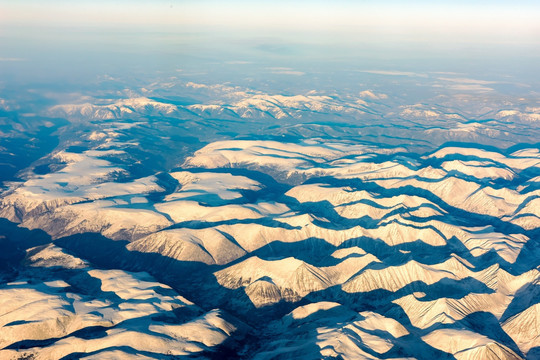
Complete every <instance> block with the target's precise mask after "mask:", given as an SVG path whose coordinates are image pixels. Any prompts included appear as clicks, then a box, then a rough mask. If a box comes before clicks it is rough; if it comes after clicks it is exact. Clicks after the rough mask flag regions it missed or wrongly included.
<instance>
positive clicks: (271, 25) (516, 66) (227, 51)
mask: <svg viewBox="0 0 540 360" xmlns="http://www.w3.org/2000/svg"><path fill="white" fill-rule="evenodd" d="M539 18H540V2H538V1H512V2H510V1H502V0H499V1H497V0H496V1H461V0H453V1H433V0H424V1H389V0H383V1H375V0H368V1H352V0H351V1H346V0H341V1H339V0H338V1H285V0H272V1H239V0H236V1H210V0H197V1H174V0H172V1H161V0H157V1H125V0H120V1H118V0H117V1H97V0H93V1H65V0H48V1H42V0H24V1H20V0H11V1H8V0H0V75H2V76H3V78H4V79H6V78H7V77H10V78H12V79H13V81H15V82H17V81H19V80H20V79H22V78H23V77H28V78H33V77H35V78H47V77H49V78H54V77H57V76H59V75H62V74H65V77H67V78H75V77H77V76H80V75H81V74H85V73H87V74H88V75H89V76H90V75H92V76H94V75H95V74H103V73H108V74H110V73H115V72H116V71H123V70H125V71H128V70H129V71H130V72H134V70H132V69H153V71H172V72H175V71H176V69H184V72H183V74H187V73H198V72H208V73H211V72H213V73H211V74H212V75H208V76H215V74H217V73H219V74H225V75H226V74H233V73H234V72H233V71H232V70H231V69H229V68H227V69H220V68H219V67H217V66H216V63H221V64H229V65H227V66H229V67H230V66H231V64H236V67H235V69H234V70H235V71H237V72H239V73H243V72H244V71H245V69H246V66H244V65H242V64H245V63H253V64H258V65H257V66H259V68H253V73H256V72H257V71H259V69H264V68H265V67H272V66H273V67H287V68H294V70H287V71H289V74H293V73H294V72H295V71H296V72H297V73H304V72H306V71H307V72H309V71H310V68H314V67H316V68H317V69H318V70H320V71H326V70H328V71H330V70H333V69H336V67H339V68H363V69H365V68H369V69H378V70H396V69H397V70H400V71H419V70H424V69H425V68H426V69H427V68H430V69H432V70H437V71H463V72H469V71H486V72H488V71H491V70H494V71H495V70H496V72H498V73H503V74H504V73H506V72H520V73H521V74H523V76H524V77H525V78H528V77H531V75H532V76H534V77H538V75H537V74H536V73H537V71H536V69H537V63H538V61H540V21H538V19H539ZM336 61H338V62H340V63H338V64H337V63H336ZM336 64H337V65H336ZM254 66H255V65H254ZM325 69H326V70H325ZM148 71H150V70H148ZM220 71H221V72H220ZM235 76H236V75H235ZM231 77H232V78H235V77H234V76H232V75H231ZM0 82H1V80H0Z"/></svg>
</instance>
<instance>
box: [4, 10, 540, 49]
mask: <svg viewBox="0 0 540 360" xmlns="http://www.w3.org/2000/svg"><path fill="white" fill-rule="evenodd" d="M0 9H1V11H0V23H2V24H3V27H5V26H11V25H20V26H107V27H124V28H126V27H127V28H129V27H132V26H139V27H156V28H167V27H184V28H187V29H201V28H211V29H215V28H220V29H228V30H248V29H250V30H252V31H260V32H268V31H270V32H283V31H297V32H300V33H318V32H341V33H345V34H349V35H351V36H353V35H358V34H365V35H370V34H387V35H392V34H393V35H397V34H401V35H407V36H410V37H411V38H412V37H415V36H416V37H419V38H420V39H425V38H430V37H441V36H443V37H445V38H452V39H454V40H461V41H478V40H481V41H492V42H523V43H529V42H535V43H536V42H539V41H540V40H539V39H540V36H538V34H540V22H539V21H538V18H539V16H540V4H539V3H538V2H535V1H512V2H510V1H459V0H458V1H388V0H386V1H385V0H382V1H343V0H341V1H282V0H277V1H238V0H236V1H209V0H201V1H161V0H158V1H118V0H117V1H59V0H51V1H36V0H26V1H14V0H11V1H6V0H1V1H0ZM463 35H467V37H463Z"/></svg>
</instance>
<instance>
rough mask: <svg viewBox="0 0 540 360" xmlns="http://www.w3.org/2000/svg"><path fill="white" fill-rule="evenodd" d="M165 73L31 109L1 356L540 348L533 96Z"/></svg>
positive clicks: (398, 354)
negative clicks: (263, 87)
mask: <svg viewBox="0 0 540 360" xmlns="http://www.w3.org/2000/svg"><path fill="white" fill-rule="evenodd" d="M171 86H172V89H173V90H174V91H180V90H181V91H184V92H187V93H188V94H189V96H191V97H193V99H192V98H191V97H190V99H189V101H187V100H182V101H180V100H178V101H175V100H171V99H172V98H169V99H168V98H167V97H166V96H165V95H167V94H170V92H171V91H173V90H167V91H168V93H167V94H159V93H157V92H158V91H157V90H152V89H150V90H148V89H145V91H146V92H144V95H143V94H142V93H143V91H142V90H141V91H140V93H139V94H135V95H136V96H133V97H130V98H120V99H119V98H118V97H116V98H115V97H113V96H111V97H110V98H106V99H104V98H101V99H97V98H95V99H92V98H89V97H85V98H84V99H80V101H75V102H73V103H69V104H56V105H53V106H50V107H48V108H47V109H46V110H45V111H43V113H42V114H40V115H39V116H42V117H43V119H49V120H43V119H42V120H41V121H40V122H36V123H35V124H36V126H37V127H38V128H39V129H41V130H39V131H45V129H50V130H51V131H50V132H49V133H48V136H50V137H53V138H54V139H56V141H57V145H55V146H54V147H50V148H47V149H45V150H46V151H45V152H44V153H40V152H37V151H36V152H35V153H33V154H32V156H30V157H29V158H28V159H27V161H26V162H21V165H20V167H19V168H17V171H18V172H12V174H11V175H10V177H9V178H8V177H6V178H5V179H4V178H3V179H4V180H10V181H6V182H5V183H4V189H5V191H3V193H2V194H1V196H0V217H1V219H0V230H1V231H0V246H1V247H2V249H3V252H2V254H0V259H1V260H2V261H3V263H2V265H1V267H0V280H1V282H0V304H2V306H0V349H1V350H0V358H6V359H12V358H13V359H16V358H35V359H53V358H54V359H69V358H94V359H103V358H111V359H116V358H133V359H135V358H156V359H163V358H181V357H191V358H220V359H221V358H245V359H299V358H304V359H320V358H343V359H406V358H416V359H435V358H437V359H439V358H440V359H445V358H447V359H536V358H538V356H539V354H540V350H539V349H540V337H539V336H538V333H539V331H540V329H539V327H538V320H537V318H538V312H539V308H538V303H539V300H540V292H539V290H538V289H539V282H540V265H539V261H538V259H539V258H540V247H539V243H538V240H539V236H540V187H539V181H540V151H539V148H538V145H537V144H535V142H534V141H532V140H531V139H533V138H534V136H535V135H536V134H538V129H537V128H534V126H533V125H531V124H532V123H533V121H534V116H533V115H534V114H535V113H536V112H537V108H533V107H530V106H529V107H523V106H521V105H520V106H515V109H514V110H509V109H508V108H506V107H505V108H504V109H503V108H495V107H494V106H492V107H489V108H486V109H484V110H485V111H484V112H483V115H481V116H480V115H478V114H476V115H475V114H473V115H474V118H473V116H472V115H471V114H472V112H471V111H470V110H469V109H468V108H467V107H466V106H465V109H463V110H460V109H459V108H457V105H456V106H453V107H450V106H448V104H443V103H444V101H443V100H444V99H442V100H441V99H439V100H441V102H431V103H429V104H426V103H412V104H410V103H403V101H402V100H401V99H399V98H397V97H393V96H392V95H391V94H388V95H387V94H386V92H385V93H382V92H378V91H374V90H366V89H364V90H362V91H358V92H357V93H356V94H352V95H351V94H348V95H344V94H333V93H316V92H304V93H302V94H297V95H291V94H289V95H278V94H269V93H264V92H262V91H256V90H252V89H245V88H241V87H233V86H230V85H219V86H218V85H215V86H211V85H204V84H195V83H185V84H181V85H175V86H176V88H175V87H174V86H173V85H171ZM156 88H158V86H154V89H156ZM169 89H171V88H169ZM152 92H156V93H152ZM158 95H161V96H158ZM197 96H198V98H197ZM83 100H84V101H83ZM505 106H507V105H505ZM486 107H487V105H486ZM2 111H4V112H6V114H7V115H9V116H11V117H12V118H13V119H17V117H16V116H15V115H14V114H13V113H9V112H8V110H2ZM7 115H6V116H7ZM36 117H37V115H36ZM64 118H65V120H64ZM59 119H62V120H59ZM14 121H15V120H14ZM17 121H19V123H20V126H16V125H13V124H16V123H15V122H13V123H9V122H7V121H6V122H5V123H0V125H2V124H3V125H2V126H4V127H3V128H2V129H4V128H5V129H6V131H5V133H6V134H7V133H9V136H10V138H13V139H24V137H23V136H22V135H21V134H25V133H27V132H29V131H30V130H29V128H28V127H25V124H26V123H25V122H24V121H23V120H17ZM512 121H513V122H514V125H512V124H511V123H512ZM518 122H519V123H518ZM522 123H523V124H525V125H523V126H530V128H529V129H530V131H529V132H527V131H524V130H523V129H524V128H520V127H519V126H517V125H515V124H522ZM8 124H11V125H9V126H8ZM8 127H9V128H8ZM2 131H4V130H2ZM39 131H38V132H39ZM54 131H56V132H54ZM17 141H19V140H17ZM471 141H478V143H471ZM5 144H6V146H5V149H0V150H1V151H3V153H6V154H8V153H10V152H13V153H15V152H16V146H15V145H16V141H15V142H14V143H13V144H15V145H13V144H11V143H8V142H6V143H5ZM2 146H3V145H2ZM10 164H11V165H9V166H16V165H15V164H16V161H11V162H10ZM12 180H16V181H12Z"/></svg>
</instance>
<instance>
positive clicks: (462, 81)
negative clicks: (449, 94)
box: [438, 77, 497, 85]
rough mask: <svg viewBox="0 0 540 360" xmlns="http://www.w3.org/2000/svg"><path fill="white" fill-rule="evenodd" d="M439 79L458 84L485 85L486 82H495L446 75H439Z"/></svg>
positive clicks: (492, 82)
mask: <svg viewBox="0 0 540 360" xmlns="http://www.w3.org/2000/svg"><path fill="white" fill-rule="evenodd" d="M438 79H439V80H443V81H450V82H456V83H460V84H478V85H487V84H495V83H497V81H487V80H477V79H469V78H447V77H440V78H438Z"/></svg>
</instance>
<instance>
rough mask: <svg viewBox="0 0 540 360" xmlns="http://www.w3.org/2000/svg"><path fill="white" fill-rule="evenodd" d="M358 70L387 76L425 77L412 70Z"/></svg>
mask: <svg viewBox="0 0 540 360" xmlns="http://www.w3.org/2000/svg"><path fill="white" fill-rule="evenodd" d="M359 72H363V73H369V74H376V75H389V76H419V77H427V75H426V74H421V73H415V72H412V71H398V70H359Z"/></svg>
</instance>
